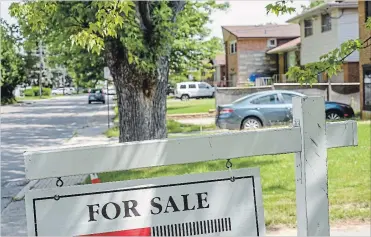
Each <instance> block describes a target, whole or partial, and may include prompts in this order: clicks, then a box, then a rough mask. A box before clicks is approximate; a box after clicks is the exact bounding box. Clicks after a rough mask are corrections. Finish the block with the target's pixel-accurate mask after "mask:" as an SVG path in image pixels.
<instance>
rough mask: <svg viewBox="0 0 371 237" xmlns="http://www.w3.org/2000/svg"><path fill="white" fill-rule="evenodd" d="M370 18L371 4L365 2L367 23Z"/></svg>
mask: <svg viewBox="0 0 371 237" xmlns="http://www.w3.org/2000/svg"><path fill="white" fill-rule="evenodd" d="M367 10H368V11H367ZM368 17H371V2H370V1H365V22H367V18H368Z"/></svg>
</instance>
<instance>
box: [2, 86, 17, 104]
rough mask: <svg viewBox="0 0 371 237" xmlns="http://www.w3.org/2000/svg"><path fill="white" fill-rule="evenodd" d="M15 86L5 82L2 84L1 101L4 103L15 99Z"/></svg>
mask: <svg viewBox="0 0 371 237" xmlns="http://www.w3.org/2000/svg"><path fill="white" fill-rule="evenodd" d="M14 88H15V87H14V86H10V85H7V84H3V85H2V86H1V101H2V102H3V103H5V104H6V103H10V102H11V101H14V100H15V98H14V95H13V91H14Z"/></svg>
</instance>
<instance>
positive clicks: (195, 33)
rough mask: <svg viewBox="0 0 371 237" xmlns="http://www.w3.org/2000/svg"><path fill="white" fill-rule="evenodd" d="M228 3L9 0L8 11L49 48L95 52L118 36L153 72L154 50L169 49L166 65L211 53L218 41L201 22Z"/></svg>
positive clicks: (197, 63)
mask: <svg viewBox="0 0 371 237" xmlns="http://www.w3.org/2000/svg"><path fill="white" fill-rule="evenodd" d="M227 7H228V4H217V3H216V2H215V1H214V0H208V1H200V2H198V1H186V2H177V1H148V2H140V1H138V2H133V1H117V0H116V1H104V2H102V1H86V2H65V1H59V2H57V1H56V2H54V1H32V2H27V3H13V4H12V6H11V8H10V10H11V15H12V16H15V17H16V18H17V19H18V20H19V22H20V25H21V27H22V30H23V33H24V34H25V35H28V36H32V35H33V36H34V37H43V38H45V40H46V41H47V42H48V44H50V45H51V46H52V47H49V48H55V49H56V50H59V52H65V51H70V52H71V50H72V49H73V48H76V47H74V46H76V45H77V46H81V47H82V48H84V49H87V50H88V52H92V53H95V54H100V53H101V52H102V51H104V50H105V49H107V44H109V43H110V42H109V41H110V40H112V39H119V40H120V42H121V43H122V44H123V45H125V49H126V53H127V55H126V56H127V57H126V58H127V60H128V62H129V63H130V64H132V65H135V66H136V67H137V68H139V69H140V70H142V71H146V72H149V73H155V71H156V69H157V66H158V57H159V55H166V54H167V53H168V51H169V50H171V57H170V62H171V64H170V70H173V71H176V72H185V71H187V70H188V69H189V68H197V69H199V68H202V67H204V66H205V65H204V64H202V63H201V62H202V60H204V59H205V58H206V59H208V58H211V57H214V56H215V53H216V51H217V50H219V44H220V39H217V38H212V39H210V40H206V38H207V36H208V35H209V33H210V30H209V29H208V28H207V27H205V25H206V23H208V22H209V21H210V13H211V12H212V11H213V10H216V9H218V10H224V9H226V8H227ZM181 9H183V10H182V11H180V10H181ZM176 11H179V14H174V13H176ZM138 13H140V15H138ZM175 18H176V19H175ZM79 50H80V49H79ZM69 54H71V53H69Z"/></svg>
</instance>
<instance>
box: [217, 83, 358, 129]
mask: <svg viewBox="0 0 371 237" xmlns="http://www.w3.org/2000/svg"><path fill="white" fill-rule="evenodd" d="M296 96H299V97H304V96H305V95H304V94H301V93H298V92H294V91H286V90H271V91H262V92H256V93H253V94H250V95H247V96H245V97H242V98H240V99H238V100H236V101H234V102H233V103H232V104H228V105H221V106H218V108H217V113H216V125H217V126H218V127H219V128H222V129H250V128H260V127H264V126H270V125H273V124H277V123H286V122H289V121H290V120H292V98H293V97H296ZM325 113H326V118H327V119H330V120H338V119H340V118H351V117H353V116H354V111H353V109H352V107H351V106H350V105H347V104H342V103H338V102H331V101H326V102H325Z"/></svg>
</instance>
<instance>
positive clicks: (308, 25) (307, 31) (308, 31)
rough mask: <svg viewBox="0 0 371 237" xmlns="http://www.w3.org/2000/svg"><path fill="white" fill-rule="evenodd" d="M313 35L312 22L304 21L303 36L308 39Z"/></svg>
mask: <svg viewBox="0 0 371 237" xmlns="http://www.w3.org/2000/svg"><path fill="white" fill-rule="evenodd" d="M311 35H313V21H312V20H304V36H305V37H308V36H311Z"/></svg>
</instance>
